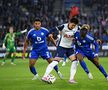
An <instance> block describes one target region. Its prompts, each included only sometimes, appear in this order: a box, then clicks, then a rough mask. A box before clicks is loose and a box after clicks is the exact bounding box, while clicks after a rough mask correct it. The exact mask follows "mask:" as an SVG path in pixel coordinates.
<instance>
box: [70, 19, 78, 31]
mask: <svg viewBox="0 0 108 90" xmlns="http://www.w3.org/2000/svg"><path fill="white" fill-rule="evenodd" d="M78 23H79V21H78V19H77V18H71V19H70V21H69V24H68V28H69V29H73V28H75V26H76V25H77V24H78Z"/></svg>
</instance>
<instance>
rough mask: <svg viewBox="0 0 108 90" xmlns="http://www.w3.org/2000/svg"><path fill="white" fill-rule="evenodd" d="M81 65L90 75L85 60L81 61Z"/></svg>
mask: <svg viewBox="0 0 108 90" xmlns="http://www.w3.org/2000/svg"><path fill="white" fill-rule="evenodd" d="M80 65H81V67H82V68H83V69H84V71H85V72H86V73H87V74H88V73H89V70H88V68H87V65H86V63H85V62H84V60H81V61H80Z"/></svg>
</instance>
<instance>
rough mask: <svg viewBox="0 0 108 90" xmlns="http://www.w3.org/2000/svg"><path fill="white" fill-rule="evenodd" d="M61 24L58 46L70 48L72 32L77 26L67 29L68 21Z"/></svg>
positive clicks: (74, 31)
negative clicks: (62, 26)
mask: <svg viewBox="0 0 108 90" xmlns="http://www.w3.org/2000/svg"><path fill="white" fill-rule="evenodd" d="M63 25H64V28H63V29H62V30H61V32H62V33H61V38H60V41H59V46H61V47H64V48H71V47H72V44H73V38H74V34H75V33H76V31H77V30H78V26H76V27H75V28H74V29H72V30H70V29H68V23H67V24H63ZM56 28H57V27H56ZM57 29H58V28H57Z"/></svg>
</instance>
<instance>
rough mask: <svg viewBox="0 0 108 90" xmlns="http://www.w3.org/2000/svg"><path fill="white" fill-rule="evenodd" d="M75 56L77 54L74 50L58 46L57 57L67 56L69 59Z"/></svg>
mask: <svg viewBox="0 0 108 90" xmlns="http://www.w3.org/2000/svg"><path fill="white" fill-rule="evenodd" d="M74 54H75V52H74V49H73V48H64V47H61V46H58V47H57V51H56V53H55V57H61V58H63V57H64V56H65V55H66V56H67V57H69V56H71V55H74Z"/></svg>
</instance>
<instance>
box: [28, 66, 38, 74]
mask: <svg viewBox="0 0 108 90" xmlns="http://www.w3.org/2000/svg"><path fill="white" fill-rule="evenodd" d="M29 68H30V71H31V72H32V73H33V74H34V75H36V74H37V72H36V69H35V67H34V66H30V67H29Z"/></svg>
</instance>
